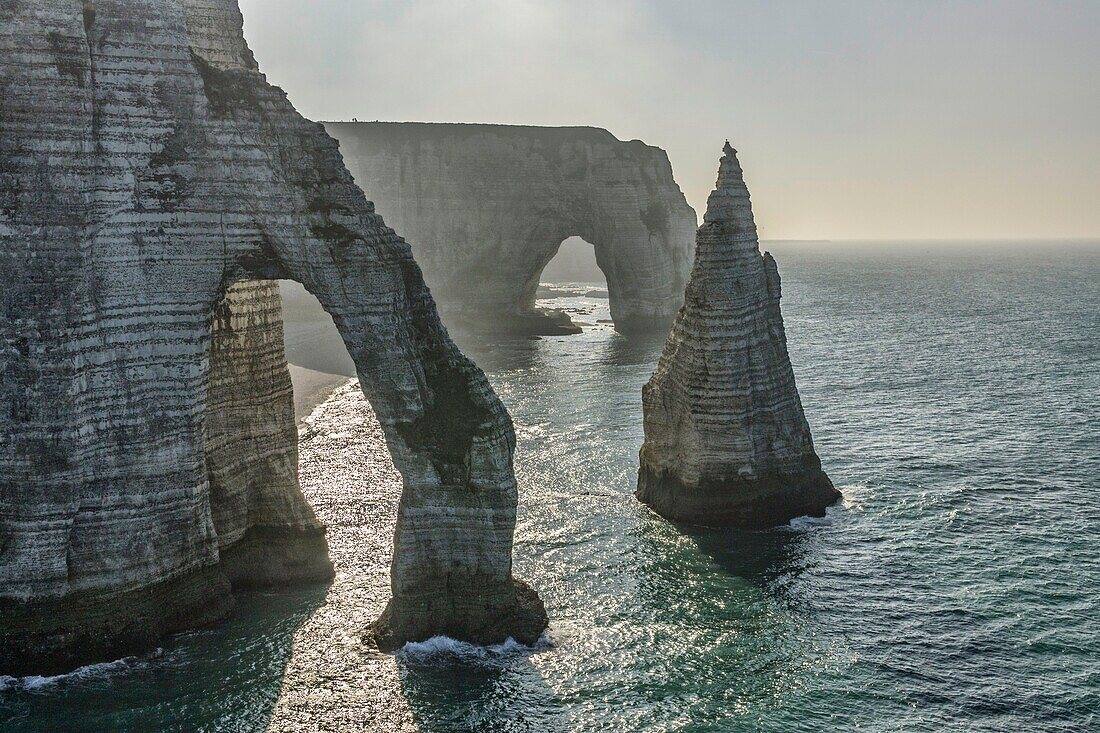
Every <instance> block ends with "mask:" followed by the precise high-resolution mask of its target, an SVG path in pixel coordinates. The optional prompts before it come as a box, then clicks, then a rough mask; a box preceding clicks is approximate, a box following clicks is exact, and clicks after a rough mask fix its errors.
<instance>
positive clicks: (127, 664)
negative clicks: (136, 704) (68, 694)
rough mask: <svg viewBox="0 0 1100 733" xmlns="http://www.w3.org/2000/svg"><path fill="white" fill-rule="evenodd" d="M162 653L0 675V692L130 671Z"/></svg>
mask: <svg viewBox="0 0 1100 733" xmlns="http://www.w3.org/2000/svg"><path fill="white" fill-rule="evenodd" d="M163 654H164V650H163V649H157V650H155V651H153V652H150V653H149V654H147V655H145V656H143V657H123V658H122V659H116V660H114V661H111V662H98V663H96V664H87V665H85V666H83V667H78V668H76V669H74V670H73V671H72V672H67V673H65V674H57V675H49V676H44V675H37V674H36V675H28V676H26V677H12V676H10V675H0V692H8V691H13V690H27V691H35V690H41V689H43V688H46V687H52V686H54V685H58V684H63V683H68V682H79V681H82V680H88V679H96V678H101V677H107V676H110V675H113V674H119V673H125V672H130V671H133V670H135V669H138V668H139V667H141V666H143V665H146V664H148V663H149V661H150V660H153V659H158V658H160V657H161V656H162V655H163Z"/></svg>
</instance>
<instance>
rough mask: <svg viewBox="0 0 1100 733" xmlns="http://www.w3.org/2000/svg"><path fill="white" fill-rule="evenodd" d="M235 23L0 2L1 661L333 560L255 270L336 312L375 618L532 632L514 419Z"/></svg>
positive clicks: (69, 662) (398, 242)
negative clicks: (374, 556)
mask: <svg viewBox="0 0 1100 733" xmlns="http://www.w3.org/2000/svg"><path fill="white" fill-rule="evenodd" d="M242 22H243V21H242V18H241V14H240V11H239V9H238V7H237V3H236V0H116V1H115V2H109V3H107V2H103V3H90V2H85V3H83V4H81V3H79V2H75V1H74V2H53V1H52V0H18V1H17V2H5V3H3V4H2V5H0V272H2V273H3V275H4V283H3V287H2V288H0V619H2V622H0V674H21V673H29V672H34V673H43V672H50V671H58V670H64V669H66V668H71V667H73V666H76V665H78V664H81V663H84V662H89V661H96V660H100V659H105V658H110V657H117V656H122V655H124V654H127V653H130V652H133V651H137V650H140V649H142V648H146V647H148V646H149V645H151V644H153V643H155V641H156V639H157V638H158V637H159V636H161V635H162V634H164V633H167V632H171V631H175V630H179V629H185V628H192V627H195V626H198V625H201V624H205V623H209V622H211V621H215V620H217V619H219V618H221V617H223V616H224V615H225V614H226V613H227V612H228V611H229V609H230V608H231V606H232V603H233V598H232V595H231V581H233V582H235V583H237V584H238V585H246V584H255V583H261V584H262V583H282V582H288V581H293V580H302V579H315V578H325V577H329V576H330V575H331V566H330V565H329V563H328V561H327V557H326V553H325V542H324V537H323V534H322V529H321V527H320V525H319V523H318V522H317V520H316V518H315V517H314V516H313V513H312V511H310V510H309V507H308V506H306V505H305V503H304V502H303V501H302V498H301V494H300V492H299V491H298V490H297V482H296V475H295V473H294V468H293V463H294V451H295V450H296V448H295V445H294V440H293V436H292V435H291V434H290V433H289V432H288V430H292V429H293V425H294V420H293V405H292V403H291V402H290V400H289V393H288V391H287V386H288V382H287V380H286V378H285V370H286V366H285V362H284V361H283V360H282V358H281V356H279V354H278V350H279V349H280V348H281V345H279V344H277V343H276V342H275V340H274V339H273V336H272V334H274V333H277V328H276V327H275V326H274V325H273V324H274V323H275V320H274V319H277V312H273V311H271V310H270V309H268V308H267V307H266V306H265V305H264V302H265V301H267V302H274V295H273V293H270V294H269V293H266V292H258V291H252V292H248V291H247V288H246V289H245V290H244V291H241V290H239V288H241V287H242V286H240V285H238V283H242V282H247V281H256V280H272V279H284V278H288V279H294V280H298V281H299V282H301V283H302V284H303V285H304V286H305V287H306V288H307V289H308V290H309V291H310V292H311V293H313V294H314V295H315V296H316V297H317V298H318V299H319V301H320V302H321V304H322V305H323V306H324V308H325V309H326V310H327V311H328V312H329V313H330V314H331V315H332V316H333V318H334V320H335V323H336V325H337V327H338V329H339V331H340V333H341V335H342V337H343V340H344V342H345V344H346V346H347V349H348V351H349V353H350V355H351V357H352V359H353V361H354V363H355V366H356V371H357V373H358V377H359V382H360V384H361V386H362V389H363V391H364V393H365V394H366V396H367V397H368V399H369V400H370V401H371V403H372V405H373V406H374V408H375V410H376V412H377V415H378V418H379V421H380V423H381V425H382V426H383V429H384V432H385V436H386V441H387V444H388V445H389V448H390V451H391V453H392V457H393V461H394V463H395V465H396V466H397V467H398V469H399V470H400V471H401V473H402V475H403V479H404V483H405V485H404V491H403V494H402V499H401V506H400V510H399V517H398V521H397V529H396V536H395V540H394V556H393V564H392V572H391V578H392V589H393V599H392V602H391V608H390V611H389V612H388V613H387V615H386V623H385V624H384V626H385V627H386V629H387V633H388V634H389V635H388V636H387V638H390V639H402V640H415V639H422V638H427V637H430V636H432V635H434V634H437V633H448V634H451V635H453V636H456V637H458V638H471V639H476V640H492V641H502V640H503V639H505V638H506V637H508V636H515V637H516V638H533V637H537V635H538V632H539V631H541V629H542V628H543V627H544V626H545V623H546V617H545V613H544V612H543V611H542V608H541V604H540V603H538V601H537V596H535V595H534V594H533V592H531V591H529V590H528V589H526V588H525V587H524V586H522V584H519V583H518V582H517V581H515V580H514V579H513V578H512V566H511V546H512V533H513V529H514V526H515V518H516V481H515V476H514V473H513V470H512V453H513V450H514V447H515V436H514V432H513V429H512V424H511V421H510V419H509V417H508V414H507V412H506V411H505V409H504V407H503V406H502V404H501V403H500V401H499V399H497V397H496V395H495V394H494V393H493V391H492V389H491V388H490V386H489V384H488V382H487V380H486V379H485V376H484V375H483V374H482V372H481V371H480V370H479V369H478V368H477V367H476V366H474V365H473V364H472V363H471V362H470V361H469V360H467V359H466V358H465V357H464V356H463V355H462V354H461V353H460V352H459V351H458V349H457V348H456V347H455V346H454V344H453V343H452V342H451V340H450V338H449V337H448V336H447V333H446V331H445V329H444V328H443V326H442V325H441V323H440V321H439V318H438V314H437V312H436V308H435V304H434V302H433V300H432V298H431V296H430V294H429V293H428V289H427V287H426V286H425V284H424V281H423V278H422V276H421V273H420V269H419V268H418V267H417V265H416V263H415V262H414V261H413V258H412V253H411V252H410V250H409V247H408V246H407V245H406V244H405V242H404V241H403V240H402V239H401V238H400V237H398V236H397V235H396V234H395V233H394V231H393V230H392V229H390V228H389V227H387V226H386V225H385V223H384V222H383V221H382V218H381V217H380V216H378V215H377V214H376V213H375V211H374V207H373V205H372V204H371V203H370V202H369V201H367V199H366V198H365V197H364V195H363V193H362V191H361V190H360V189H359V188H357V187H356V186H355V184H354V183H353V181H352V178H351V175H350V174H349V173H348V171H347V170H346V168H345V167H344V165H343V161H342V159H341V157H340V154H339V151H338V149H337V146H336V143H335V142H334V141H333V140H332V139H331V138H329V137H328V136H327V135H326V134H325V132H324V129H323V127H322V126H321V125H319V124H316V123H313V122H310V121H308V120H305V119H303V118H302V117H301V116H300V115H298V113H297V112H296V111H295V110H294V108H293V107H292V106H291V104H290V103H289V102H288V101H287V99H286V95H285V94H284V93H283V92H282V91H281V90H280V89H278V88H276V87H273V86H271V85H269V84H268V83H267V81H266V79H265V77H264V76H263V75H262V74H261V73H260V71H259V69H258V68H257V65H256V63H255V60H254V59H253V56H252V53H251V51H250V50H249V48H248V46H247V44H246V43H245V40H244V38H243V34H242ZM257 287H260V288H262V287H268V288H269V287H270V286H257ZM246 355H247V356H246Z"/></svg>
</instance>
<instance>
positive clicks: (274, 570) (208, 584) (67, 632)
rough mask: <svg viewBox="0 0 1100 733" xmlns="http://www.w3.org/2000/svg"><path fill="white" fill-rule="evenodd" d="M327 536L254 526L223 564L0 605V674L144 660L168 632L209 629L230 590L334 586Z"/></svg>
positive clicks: (221, 614) (227, 604)
mask: <svg viewBox="0 0 1100 733" xmlns="http://www.w3.org/2000/svg"><path fill="white" fill-rule="evenodd" d="M333 576H334V572H333V567H332V562H331V561H330V560H329V558H328V543H327V542H326V541H325V530H324V529H323V528H318V529H315V530H309V531H305V532H303V531H300V530H292V529H287V528H285V527H253V528H252V529H250V530H249V532H248V533H247V534H246V535H245V536H244V537H243V538H242V539H241V540H240V541H239V542H237V543H235V544H234V545H232V546H231V547H227V548H225V549H224V550H223V551H222V553H221V564H219V565H216V566H211V567H208V568H202V569H200V570H195V571H193V572H191V573H188V574H187V575H184V576H181V577H179V578H175V579H173V580H169V581H166V582H164V583H158V584H156V585H153V586H149V587H146V588H138V589H135V590H131V591H126V592H124V593H117V594H112V595H104V594H100V593H84V594H77V595H72V596H67V597H65V598H62V599H60V600H55V601H46V600H40V601H33V602H31V603H17V602H13V601H5V600H0V675H11V676H13V677H18V676H23V675H30V674H37V675H52V674H63V673H66V672H71V671H73V670H74V669H76V668H77V667H80V666H83V665H85V664H94V663H97V662H106V661H111V660H114V659H119V658H121V657H126V656H132V655H135V654H142V653H145V652H147V651H149V650H150V649H153V648H155V647H156V645H157V643H158V642H159V641H160V640H161V638H163V637H164V636H166V635H168V634H173V633H176V632H179V631H188V630H191V629H196V628H201V627H203V626H209V625H210V624H213V623H216V622H218V621H221V620H222V619H224V618H225V617H226V616H228V615H229V613H230V611H232V610H233V606H234V599H233V594H232V591H233V590H243V589H253V588H276V587H286V586H292V585H301V584H305V583H313V582H327V581H331V580H332V578H333Z"/></svg>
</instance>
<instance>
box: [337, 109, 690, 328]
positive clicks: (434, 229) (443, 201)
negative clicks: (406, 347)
mask: <svg viewBox="0 0 1100 733" xmlns="http://www.w3.org/2000/svg"><path fill="white" fill-rule="evenodd" d="M326 129H327V130H328V132H329V133H330V134H331V135H333V137H335V138H337V140H339V141H340V149H341V151H342V152H343V154H344V159H345V160H346V161H347V164H348V168H349V169H350V170H351V172H352V174H353V175H354V176H355V179H356V181H357V182H358V183H359V185H360V186H361V187H362V188H363V190H364V191H366V192H367V195H368V196H370V197H371V199H372V200H373V201H374V203H375V205H376V206H377V207H378V210H379V211H380V212H381V213H382V214H384V215H385V216H386V219H387V220H388V221H389V222H390V223H391V224H393V225H394V226H395V227H396V228H397V229H398V231H400V232H402V234H403V235H404V236H405V237H406V238H407V239H408V241H409V242H410V244H411V246H412V248H413V252H414V253H415V255H416V260H417V262H418V263H420V266H421V267H422V268H423V270H424V276H425V278H426V279H427V282H428V284H429V285H430V286H431V289H432V294H433V295H434V296H435V298H436V300H437V301H439V303H440V307H441V308H442V309H443V313H444V317H445V318H446V319H448V321H449V322H453V323H459V322H466V321H473V322H488V323H490V324H492V325H493V326H494V327H497V328H501V327H505V326H507V325H512V326H515V327H518V328H520V329H524V330H526V329H530V330H534V331H540V330H543V329H548V331H547V332H550V333H553V332H554V330H555V328H554V320H553V319H552V318H548V319H547V318H543V319H540V318H538V317H537V313H538V312H537V311H536V309H535V291H536V289H537V288H538V283H539V275H540V273H541V272H542V270H543V268H544V267H545V266H546V264H547V263H548V262H550V260H551V259H552V258H553V257H554V255H555V253H557V251H558V247H559V246H560V245H561V243H562V240H564V239H566V238H568V237H570V236H579V237H581V238H583V239H584V240H585V241H587V242H589V243H591V244H592V245H593V246H594V247H595V250H596V260H597V263H598V264H599V266H600V269H601V270H603V272H604V274H605V275H606V277H607V287H608V294H609V297H610V305H611V315H612V318H613V319H614V321H615V327H616V328H617V329H618V330H620V331H636V330H652V329H655V328H656V329H667V328H668V326H669V324H670V323H671V322H672V319H673V318H674V316H675V315H676V311H677V309H678V308H679V307H680V304H681V303H682V302H683V294H684V286H685V284H686V283H687V276H688V273H689V271H690V269H691V258H692V249H693V233H694V231H695V227H696V224H697V221H696V217H695V211H694V210H693V209H692V208H691V207H690V206H689V205H688V203H687V200H686V199H685V198H684V194H683V193H682V192H681V191H680V188H679V186H677V185H676V181H675V180H674V179H673V177H672V166H671V165H670V164H669V161H668V156H667V155H666V154H665V152H664V151H663V150H661V149H660V148H655V147H651V146H649V145H646V144H644V143H642V142H640V141H637V140H634V141H631V142H623V141H621V140H617V139H616V138H615V137H614V136H613V135H612V134H611V133H609V132H607V131H606V130H600V129H596V128H591V127H519V126H510V125H458V124H429V123H386V122H370V123H347V122H340V123H326Z"/></svg>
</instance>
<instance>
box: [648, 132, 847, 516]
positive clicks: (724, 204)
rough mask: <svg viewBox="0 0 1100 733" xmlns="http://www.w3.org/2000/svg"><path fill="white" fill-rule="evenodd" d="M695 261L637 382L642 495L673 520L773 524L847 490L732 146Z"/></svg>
mask: <svg viewBox="0 0 1100 733" xmlns="http://www.w3.org/2000/svg"><path fill="white" fill-rule="evenodd" d="M724 152H725V155H724V156H723V158H722V162H721V167H720V170H719V173H718V184H717V187H716V189H715V190H714V192H713V193H711V195H710V199H709V201H708V203H707V213H706V216H705V217H704V223H703V225H702V226H701V227H700V228H699V231H698V233H697V235H696V249H695V266H694V269H693V270H692V273H691V280H690V282H689V283H688V286H687V293H686V297H685V302H684V307H683V308H682V309H681V311H680V313H679V315H678V316H677V318H676V322H675V324H674V325H673V327H672V332H671V333H670V334H669V337H668V340H667V342H666V344H665V348H664V352H663V353H662V355H661V359H660V362H659V363H658V366H657V371H656V373H655V374H654V375H653V377H652V378H651V379H650V381H649V383H648V384H646V386H645V388H644V389H643V390H642V402H643V410H644V420H645V442H644V444H643V446H642V449H641V454H640V461H641V469H640V472H639V476H638V490H637V496H638V498H639V499H640V500H641V501H643V502H645V503H646V504H648V505H649V506H650V507H652V508H653V509H654V510H655V511H657V512H658V513H659V514H661V515H663V516H665V517H668V518H669V519H673V520H676V521H683V522H689V523H696V524H705V525H733V526H741V527H767V526H771V525H775V524H780V523H783V522H786V521H788V520H790V519H792V518H793V517H796V516H802V515H813V516H822V515H823V514H824V512H825V508H826V507H828V506H829V505H831V504H833V503H834V502H836V500H837V499H839V498H840V493H839V492H838V491H837V490H836V489H835V488H834V487H833V485H832V483H831V482H830V481H829V478H828V477H827V476H826V475H825V473H824V472H823V471H822V470H821V461H820V460H819V458H818V456H817V454H816V453H815V452H814V445H813V439H812V438H811V437H810V427H809V425H808V423H807V422H806V416H805V413H804V412H803V410H802V404H801V401H800V400H799V397H798V390H797V388H796V387H795V380H794V371H793V370H792V368H791V362H790V359H789V357H788V355H787V341H786V335H785V333H784V329H783V317H782V315H781V314H780V311H779V299H780V281H779V272H778V270H777V268H776V265H775V260H773V259H772V257H771V255H770V254H767V253H764V254H763V255H761V254H760V245H759V241H758V239H757V233H756V224H755V222H754V220H753V215H752V205H751V203H750V201H749V192H748V188H747V187H746V186H745V181H744V177H743V174H742V171H741V166H740V164H739V163H738V161H737V154H736V151H734V150H733V148H732V147H730V145H729V143H727V144H726V148H725V151H724Z"/></svg>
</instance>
